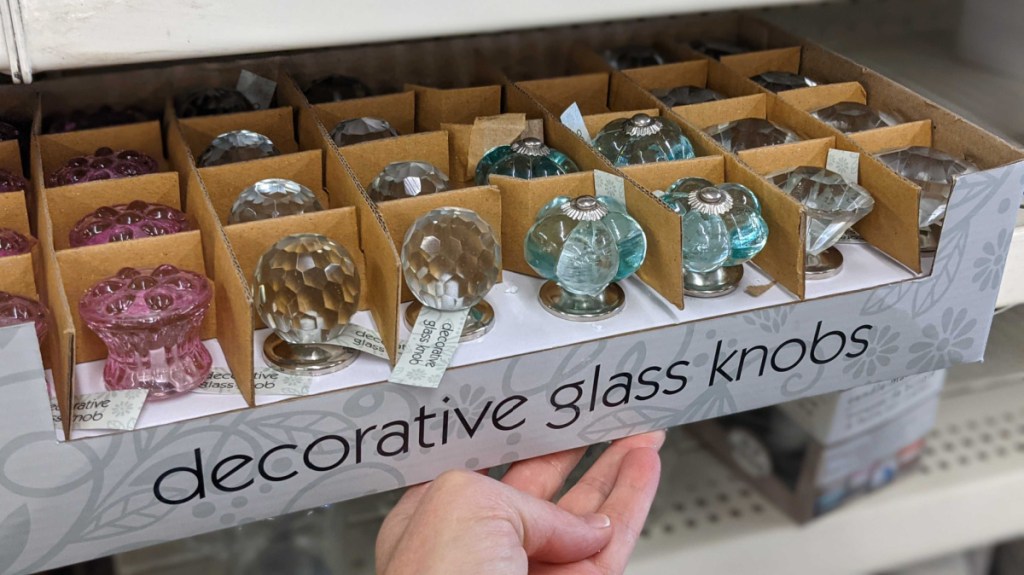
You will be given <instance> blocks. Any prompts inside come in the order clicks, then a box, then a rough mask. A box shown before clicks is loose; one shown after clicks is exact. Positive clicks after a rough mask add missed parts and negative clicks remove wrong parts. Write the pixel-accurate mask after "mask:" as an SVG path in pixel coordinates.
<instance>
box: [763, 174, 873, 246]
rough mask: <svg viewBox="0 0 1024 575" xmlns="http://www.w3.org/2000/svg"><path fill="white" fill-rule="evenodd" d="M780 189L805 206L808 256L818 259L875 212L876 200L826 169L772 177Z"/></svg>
mask: <svg viewBox="0 0 1024 575" xmlns="http://www.w3.org/2000/svg"><path fill="white" fill-rule="evenodd" d="M768 179H769V180H771V182H772V183H774V184H775V185H776V186H778V187H779V188H780V189H781V190H782V191H783V192H786V193H787V194H789V195H790V196H792V197H793V198H794V199H796V200H797V201H798V202H800V203H801V204H803V205H804V208H805V209H806V212H807V253H808V254H810V255H817V254H820V253H821V252H823V251H825V250H827V249H828V248H830V247H832V246H833V245H835V243H836V242H837V241H839V238H840V237H842V235H843V233H845V232H846V230H848V229H850V228H851V227H853V225H854V224H856V223H857V222H859V221H860V220H861V219H863V218H864V216H866V215H868V214H869V213H870V212H871V209H872V208H874V206H875V200H874V198H872V197H871V194H870V193H869V192H868V191H867V190H866V189H864V188H863V187H861V186H859V185H857V184H851V183H849V182H847V181H846V180H845V179H843V177H842V176H840V175H839V174H837V173H835V172H833V171H831V170H828V169H826V168H818V167H814V166H800V167H798V168H795V169H793V170H789V171H786V172H782V173H779V174H774V175H771V176H768Z"/></svg>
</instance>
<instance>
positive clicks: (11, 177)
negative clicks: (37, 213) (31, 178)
mask: <svg viewBox="0 0 1024 575" xmlns="http://www.w3.org/2000/svg"><path fill="white" fill-rule="evenodd" d="M17 191H28V181H26V180H25V178H23V177H21V176H19V175H17V174H14V173H12V172H8V171H7V170H3V169H0V194H5V193H8V192H17Z"/></svg>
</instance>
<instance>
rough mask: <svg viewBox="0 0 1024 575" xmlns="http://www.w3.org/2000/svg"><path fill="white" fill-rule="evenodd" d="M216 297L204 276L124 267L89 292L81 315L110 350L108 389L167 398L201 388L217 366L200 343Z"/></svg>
mask: <svg viewBox="0 0 1024 575" xmlns="http://www.w3.org/2000/svg"><path fill="white" fill-rule="evenodd" d="M212 296H213V289H212V288H211V287H210V282H209V281H208V280H207V279H206V278H205V277H203V276H201V275H199V274H197V273H194V272H190V271H186V270H181V269H178V268H176V267H174V266H172V265H169V264H164V265H161V266H157V267H156V268H154V269H134V268H124V269H122V270H121V271H119V272H117V275H115V276H112V277H109V278H107V279H105V280H102V281H100V282H99V283H97V284H96V285H94V286H93V287H91V288H89V290H88V291H86V292H85V294H84V295H83V296H82V299H81V300H79V302H78V312H79V314H80V315H81V317H82V321H84V322H85V325H87V326H88V327H89V329H91V330H92V331H94V332H96V335H97V336H99V338H100V339H101V340H103V343H105V344H106V345H107V352H108V355H107V363H106V365H104V367H103V379H104V381H105V382H106V385H107V389H110V390H116V389H148V390H149V397H150V398H152V399H163V398H166V397H171V396H174V395H177V394H179V393H185V392H187V391H190V390H192V389H194V388H196V387H198V386H199V385H201V384H202V383H203V381H205V380H206V376H207V375H209V374H210V367H211V366H212V365H213V361H212V359H211V358H210V352H209V351H207V350H206V347H205V346H204V345H203V343H202V341H200V340H199V327H200V325H201V324H202V323H203V318H205V317H206V313H207V311H209V309H210V300H211V299H212Z"/></svg>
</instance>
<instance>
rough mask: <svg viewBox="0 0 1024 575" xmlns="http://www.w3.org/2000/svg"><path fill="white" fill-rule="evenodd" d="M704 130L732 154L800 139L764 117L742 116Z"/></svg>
mask: <svg viewBox="0 0 1024 575" xmlns="http://www.w3.org/2000/svg"><path fill="white" fill-rule="evenodd" d="M705 131H706V132H707V133H708V135H709V136H711V139H713V140H714V141H716V142H718V143H719V144H721V145H722V147H723V148H725V149H726V150H729V151H730V152H732V153H734V154H735V153H736V152H741V151H743V150H751V149H753V148H761V147H764V146H777V145H779V144H789V143H791V142H799V141H800V136H797V135H796V134H795V133H793V132H792V131H790V130H787V129H786V128H783V127H781V126H778V125H776V124H775V123H773V122H770V121H768V120H765V119H764V118H743V119H741V120H735V121H732V122H726V123H725V124H719V125H717V126H711V127H710V128H707V129H705Z"/></svg>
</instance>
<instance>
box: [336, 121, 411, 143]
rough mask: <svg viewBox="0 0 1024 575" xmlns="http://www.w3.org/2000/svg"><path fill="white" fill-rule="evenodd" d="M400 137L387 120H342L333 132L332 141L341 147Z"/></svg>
mask: <svg viewBox="0 0 1024 575" xmlns="http://www.w3.org/2000/svg"><path fill="white" fill-rule="evenodd" d="M397 135H398V130H396V129H394V128H392V127H391V124H389V123H388V121H387V120H382V119H381V118H370V117H363V118H352V119H349V120H342V121H341V122H338V123H337V125H335V126H334V129H333V130H331V139H332V140H334V143H335V144H337V145H338V147H339V148H340V147H341V146H349V145H352V144H359V143H361V142H370V141H373V140H382V139H384V138H391V137H394V136H397Z"/></svg>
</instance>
